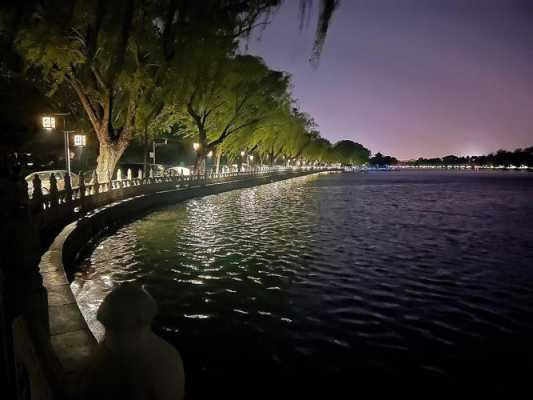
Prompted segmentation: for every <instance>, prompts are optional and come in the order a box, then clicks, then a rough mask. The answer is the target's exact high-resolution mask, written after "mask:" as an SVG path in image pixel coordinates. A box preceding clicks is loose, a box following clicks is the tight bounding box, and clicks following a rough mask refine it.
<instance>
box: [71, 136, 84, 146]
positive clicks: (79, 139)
mask: <svg viewBox="0 0 533 400" xmlns="http://www.w3.org/2000/svg"><path fill="white" fill-rule="evenodd" d="M85 145H87V136H85V135H74V146H85Z"/></svg>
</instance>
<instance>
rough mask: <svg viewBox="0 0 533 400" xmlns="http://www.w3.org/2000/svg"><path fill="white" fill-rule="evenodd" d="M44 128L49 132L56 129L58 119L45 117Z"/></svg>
mask: <svg viewBox="0 0 533 400" xmlns="http://www.w3.org/2000/svg"><path fill="white" fill-rule="evenodd" d="M42 122H43V128H44V129H47V130H52V129H55V127H56V119H55V118H54V117H48V116H46V117H43V121H42Z"/></svg>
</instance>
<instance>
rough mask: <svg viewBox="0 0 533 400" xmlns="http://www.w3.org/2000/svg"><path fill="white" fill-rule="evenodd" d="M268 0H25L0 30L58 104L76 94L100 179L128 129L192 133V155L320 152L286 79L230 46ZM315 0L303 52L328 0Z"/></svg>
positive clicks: (268, 6) (0, 19)
mask: <svg viewBox="0 0 533 400" xmlns="http://www.w3.org/2000/svg"><path fill="white" fill-rule="evenodd" d="M280 3H281V1H280V0H245V1H242V0H228V1H220V0H203V1H202V2H192V1H171V0H167V1H163V0H143V1H139V0H116V1H104V0H100V1H83V0H75V1H72V0H55V1H53V2H39V1H34V0H29V1H28V2H26V3H24V4H22V3H21V4H15V3H13V4H14V5H13V6H11V7H7V8H5V9H2V10H1V11H0V31H1V32H0V34H1V35H2V38H9V39H5V40H8V41H12V44H13V48H14V49H15V50H16V51H17V53H18V54H19V55H20V56H21V58H22V59H23V61H24V63H25V67H26V71H27V72H28V74H34V75H35V74H36V73H37V74H39V75H40V77H41V79H42V80H43V81H44V82H46V84H47V86H48V89H49V95H51V96H54V97H57V98H60V99H61V101H59V102H57V104H62V106H61V107H62V110H58V111H64V110H66V109H69V108H70V106H72V105H74V104H76V103H75V102H72V101H70V102H69V101H67V102H65V100H68V99H72V97H73V96H74V97H75V98H77V99H78V101H79V103H77V105H78V111H79V110H82V113H81V114H82V115H84V116H85V119H86V121H87V122H86V123H85V124H83V122H82V123H81V124H79V125H80V126H85V127H90V129H91V130H92V131H93V132H94V134H95V136H96V139H97V140H98V142H99V143H100V156H102V166H101V167H102V168H100V167H99V168H100V170H99V172H102V175H103V176H109V175H112V172H111V174H110V173H109V170H112V169H113V168H114V164H115V163H116V162H117V161H118V159H119V158H120V156H121V154H122V153H123V151H124V150H125V148H126V147H127V145H128V144H129V142H130V141H131V140H132V139H133V138H134V136H135V135H136V134H142V138H143V140H147V139H148V138H152V139H153V138H156V137H157V136H159V135H161V134H169V133H176V132H179V133H181V134H185V135H187V136H190V137H194V138H196V139H198V140H199V141H200V142H201V143H202V144H203V148H202V152H203V154H205V153H206V152H207V151H209V150H210V149H215V148H216V147H219V150H220V149H222V147H223V148H224V151H225V152H227V154H228V155H230V156H236V155H238V154H240V152H241V151H243V150H242V149H246V150H247V151H254V152H256V153H257V154H259V155H260V156H261V157H263V156H264V157H267V158H269V159H270V160H271V162H273V161H274V159H275V158H278V157H281V156H285V157H287V158H294V159H304V158H305V159H310V160H314V161H325V160H326V159H328V158H329V159H331V158H332V154H333V153H332V150H331V146H330V144H329V143H328V142H327V141H325V140H323V139H321V138H320V137H319V133H318V131H317V130H316V128H317V127H316V126H315V124H314V122H313V120H312V118H311V117H310V116H308V115H306V114H305V113H302V112H300V111H298V110H297V109H296V108H295V107H294V100H293V99H292V98H291V95H290V90H289V89H290V79H289V76H288V75H287V74H286V73H283V72H279V71H272V70H270V69H269V68H268V67H267V66H266V65H265V64H264V62H263V61H262V60H260V59H259V58H257V57H252V56H242V55H237V54H236V50H237V48H238V41H239V39H240V38H242V37H243V36H246V35H248V34H249V33H250V32H251V31H252V29H253V28H254V27H255V26H257V25H258V24H262V23H265V22H267V21H268V18H269V15H270V12H271V11H272V10H273V9H275V7H277V6H278V5H279V4H280ZM305 3H308V2H305ZM320 4H321V11H320V16H319V24H318V29H317V36H316V41H315V47H314V53H313V57H314V59H315V61H316V57H317V56H318V54H319V53H320V49H321V48H322V45H323V43H324V38H325V34H326V31H327V28H328V24H329V21H330V19H331V17H332V15H333V11H334V10H335V9H336V7H337V1H326V0H323V1H321V3H320ZM304 14H305V12H302V14H301V17H302V18H304V16H305V15H304ZM72 114H73V115H75V114H76V111H72ZM78 114H80V113H79V112H78ZM105 152H108V154H104V153H105ZM104 156H105V157H104ZM333 158H334V157H333ZM104 159H105V162H104ZM100 164H101V162H100V159H99V165H100ZM103 164H105V165H103ZM104 169H107V170H106V171H104ZM104 172H105V173H104Z"/></svg>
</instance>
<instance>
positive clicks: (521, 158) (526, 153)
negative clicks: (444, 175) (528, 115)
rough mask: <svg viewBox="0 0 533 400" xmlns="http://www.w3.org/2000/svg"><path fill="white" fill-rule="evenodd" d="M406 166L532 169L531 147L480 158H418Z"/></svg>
mask: <svg viewBox="0 0 533 400" xmlns="http://www.w3.org/2000/svg"><path fill="white" fill-rule="evenodd" d="M407 165H413V166H422V165H432V166H433V165H434V166H445V165H452V166H458V165H471V166H474V165H477V166H494V167H498V166H504V167H511V166H514V167H520V166H527V167H533V147H528V148H525V149H516V150H514V151H507V150H498V151H497V152H495V153H490V154H487V155H482V156H455V155H448V156H445V157H442V158H438V157H437V158H419V159H417V160H411V161H408V162H407Z"/></svg>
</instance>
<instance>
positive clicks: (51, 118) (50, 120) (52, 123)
mask: <svg viewBox="0 0 533 400" xmlns="http://www.w3.org/2000/svg"><path fill="white" fill-rule="evenodd" d="M68 115H70V113H54V114H52V115H45V116H43V118H42V126H43V128H44V129H46V130H49V131H51V130H52V129H55V128H56V119H55V116H60V117H63V135H64V139H63V141H64V145H65V168H66V170H67V172H68V174H69V175H70V145H69V137H68V134H69V133H71V132H74V131H67V118H66V117H67V116H68Z"/></svg>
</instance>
